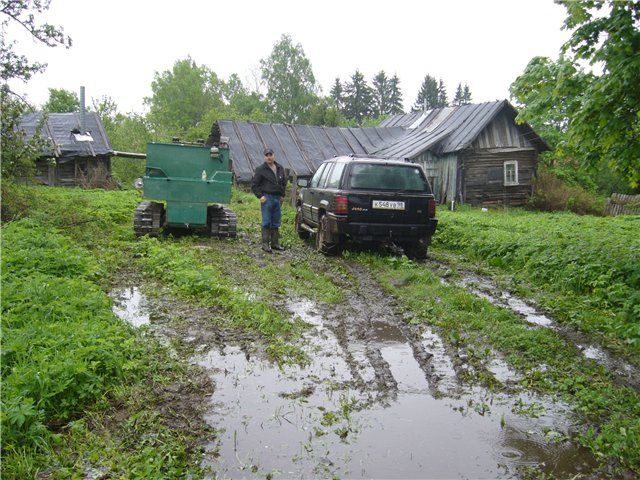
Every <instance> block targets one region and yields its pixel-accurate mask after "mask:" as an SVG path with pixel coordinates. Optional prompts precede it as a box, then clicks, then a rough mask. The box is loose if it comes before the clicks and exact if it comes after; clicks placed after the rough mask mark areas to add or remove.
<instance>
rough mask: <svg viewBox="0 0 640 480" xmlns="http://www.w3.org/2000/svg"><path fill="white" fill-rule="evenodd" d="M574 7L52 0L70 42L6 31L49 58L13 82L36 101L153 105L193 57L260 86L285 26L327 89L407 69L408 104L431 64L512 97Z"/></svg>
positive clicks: (508, 1)
mask: <svg viewBox="0 0 640 480" xmlns="http://www.w3.org/2000/svg"><path fill="white" fill-rule="evenodd" d="M564 17H565V10H564V7H562V6H559V5H556V4H554V3H553V1H552V0H485V1H480V0H475V1H473V0H469V1H466V0H465V1H462V0H440V1H435V0H428V1H422V2H420V1H416V0H412V1H405V0H394V1H385V2H382V1H371V0H369V1H351V0H340V1H334V0H324V1H322V2H305V1H304V0H298V1H277V0H272V1H260V2H258V1H249V0H231V1H227V2H217V1H214V0H210V1H195V0H193V1H192V0H182V1H171V2H168V1H160V0H156V1H146V0H145V1H143V0H127V1H124V0H84V1H82V2H79V1H75V0H74V1H72V0H52V2H51V8H50V9H49V10H48V12H46V14H45V15H44V17H43V19H44V20H46V21H47V22H49V23H53V24H55V25H60V26H62V27H63V28H64V31H65V33H66V34H67V35H69V36H71V38H72V40H73V46H72V47H71V48H70V49H64V48H61V47H57V48H46V47H41V46H39V45H37V44H36V43H35V42H34V41H32V40H31V39H30V38H29V37H28V36H27V35H24V34H23V32H22V31H21V30H20V29H16V28H11V29H9V30H8V31H7V32H5V34H6V35H7V36H8V38H9V39H15V40H17V41H18V47H17V49H18V51H19V52H20V53H23V54H26V55H27V57H28V58H29V59H30V60H31V61H34V60H38V61H43V62H46V63H48V67H47V69H46V71H45V72H44V73H42V74H38V75H36V76H35V77H34V78H33V79H32V80H31V81H30V82H29V83H28V84H27V85H24V84H12V87H13V88H14V89H15V90H17V91H19V92H21V93H24V94H26V96H27V99H28V100H29V101H30V102H31V103H34V104H36V105H41V104H42V103H44V102H45V101H46V100H47V98H48V88H65V89H67V90H73V91H76V92H78V91H79V87H80V85H84V86H85V87H86V96H87V103H88V104H89V105H90V103H91V98H99V97H101V96H103V95H108V96H110V97H112V98H113V99H114V100H115V102H116V103H117V104H118V107H119V110H120V111H121V112H130V111H135V112H143V111H144V106H143V98H144V97H145V96H149V95H150V94H151V82H152V81H153V77H154V73H155V72H162V71H164V70H167V69H170V68H171V67H172V65H173V64H174V62H175V61H176V60H179V59H184V58H186V57H187V56H191V58H192V59H193V60H194V61H195V62H196V63H197V64H198V65H207V66H208V67H210V68H211V69H212V70H213V71H215V72H216V73H217V74H218V76H220V77H222V78H225V79H226V78H228V76H229V75H230V74H232V73H237V74H238V75H240V78H241V79H242V80H243V81H244V82H245V84H246V85H247V86H248V87H250V88H255V85H256V78H257V76H256V75H257V74H258V72H259V62H260V59H262V58H266V57H267V56H268V55H269V54H270V53H271V50H272V48H273V45H274V44H275V43H276V42H277V41H278V40H279V38H280V36H281V35H282V34H284V33H287V34H289V35H291V37H292V38H293V41H294V42H295V43H299V44H301V45H302V47H303V49H304V52H305V54H306V56H307V58H308V59H309V60H310V61H311V65H312V68H313V72H314V74H315V76H316V79H317V81H318V82H319V84H320V86H321V87H322V90H323V93H324V94H325V95H326V94H328V93H329V90H330V89H331V85H332V84H333V82H334V80H335V78H336V77H340V79H341V80H343V81H346V80H348V79H349V77H350V76H351V75H352V74H353V73H354V72H355V70H356V69H359V70H360V71H361V72H362V73H363V74H364V75H365V78H366V79H367V81H369V82H371V79H372V77H373V75H375V74H376V73H377V72H379V71H380V70H385V72H387V74H389V75H393V74H397V75H398V77H399V78H400V86H401V89H402V92H403V95H404V103H405V110H407V109H409V108H410V107H411V105H412V104H413V103H414V101H415V98H416V95H417V93H418V89H419V88H420V84H421V83H422V80H423V79H424V76H425V75H426V74H430V75H432V76H434V77H436V78H438V79H439V78H442V79H443V81H444V82H445V86H446V88H447V93H448V96H449V99H451V98H452V97H453V94H454V93H455V89H456V86H457V85H458V83H459V82H462V83H465V82H466V83H467V84H468V85H469V87H470V89H471V93H472V97H473V98H472V100H473V102H484V101H493V100H497V99H505V98H508V97H509V85H510V84H511V83H512V82H513V81H514V80H515V78H516V77H517V76H518V75H519V74H521V73H522V71H523V70H524V68H525V66H526V65H527V63H528V62H529V60H530V59H531V58H532V57H534V56H537V55H542V56H548V57H552V58H557V56H558V52H559V49H560V46H561V45H562V43H563V42H564V41H566V39H567V38H568V33H567V32H566V31H563V30H561V27H562V22H563V20H564Z"/></svg>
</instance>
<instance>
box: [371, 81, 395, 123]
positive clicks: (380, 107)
mask: <svg viewBox="0 0 640 480" xmlns="http://www.w3.org/2000/svg"><path fill="white" fill-rule="evenodd" d="M389 87H390V82H389V79H388V78H387V74H386V73H385V72H384V70H380V72H379V73H378V74H377V75H376V76H375V77H373V114H374V115H375V116H376V117H379V116H381V115H386V114H387V113H389V96H390V93H391V92H390V89H389Z"/></svg>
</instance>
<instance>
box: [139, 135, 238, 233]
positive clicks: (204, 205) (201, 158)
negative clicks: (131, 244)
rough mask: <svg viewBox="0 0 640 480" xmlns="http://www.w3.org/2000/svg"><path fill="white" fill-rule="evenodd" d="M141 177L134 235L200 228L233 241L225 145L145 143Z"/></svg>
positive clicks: (227, 156) (226, 145)
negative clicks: (144, 164)
mask: <svg viewBox="0 0 640 480" xmlns="http://www.w3.org/2000/svg"><path fill="white" fill-rule="evenodd" d="M146 162H147V163H146V172H145V176H144V177H143V178H141V179H138V181H137V182H136V186H137V187H138V188H143V198H144V199H145V200H146V201H144V202H141V203H139V204H138V206H137V207H136V210H135V213H134V218H133V230H134V231H135V234H136V235H137V236H142V235H150V236H158V235H159V234H160V232H161V231H162V230H163V229H164V228H166V227H169V228H172V229H173V228H176V229H197V230H205V231H206V232H208V233H209V235H210V236H212V237H230V238H235V237H236V235H237V234H236V223H237V220H236V215H235V213H233V212H232V211H231V210H229V209H228V208H225V207H224V206H223V205H222V204H229V203H230V202H231V184H232V173H231V169H230V159H229V146H228V141H227V139H226V138H224V137H223V138H221V141H220V143H219V144H218V145H217V146H213V147H206V146H205V145H204V144H203V143H195V144H194V143H180V142H179V141H174V143H149V144H148V145H147V158H146Z"/></svg>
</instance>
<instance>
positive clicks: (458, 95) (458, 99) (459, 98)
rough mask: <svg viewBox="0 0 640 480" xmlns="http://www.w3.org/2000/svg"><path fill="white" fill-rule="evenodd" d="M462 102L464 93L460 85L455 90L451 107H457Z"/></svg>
mask: <svg viewBox="0 0 640 480" xmlns="http://www.w3.org/2000/svg"><path fill="white" fill-rule="evenodd" d="M463 102H464V92H463V91H462V84H461V83H459V84H458V88H456V94H455V96H454V97H453V105H455V106H459V105H462V104H463Z"/></svg>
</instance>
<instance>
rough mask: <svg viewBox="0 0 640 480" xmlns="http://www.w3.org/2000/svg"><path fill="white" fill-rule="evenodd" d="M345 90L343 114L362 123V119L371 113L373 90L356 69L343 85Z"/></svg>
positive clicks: (357, 122) (359, 123)
mask: <svg viewBox="0 0 640 480" xmlns="http://www.w3.org/2000/svg"><path fill="white" fill-rule="evenodd" d="M344 92H345V102H344V103H345V105H344V111H345V116H346V117H347V119H349V120H354V121H355V122H356V124H358V125H362V122H363V120H364V119H365V118H366V117H369V116H371V114H372V99H373V92H372V90H371V87H370V86H369V85H367V82H366V80H365V78H364V75H363V74H362V73H360V70H356V71H355V73H354V74H353V75H352V76H351V81H350V82H347V84H346V85H345V87H344Z"/></svg>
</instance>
